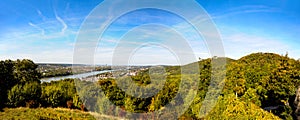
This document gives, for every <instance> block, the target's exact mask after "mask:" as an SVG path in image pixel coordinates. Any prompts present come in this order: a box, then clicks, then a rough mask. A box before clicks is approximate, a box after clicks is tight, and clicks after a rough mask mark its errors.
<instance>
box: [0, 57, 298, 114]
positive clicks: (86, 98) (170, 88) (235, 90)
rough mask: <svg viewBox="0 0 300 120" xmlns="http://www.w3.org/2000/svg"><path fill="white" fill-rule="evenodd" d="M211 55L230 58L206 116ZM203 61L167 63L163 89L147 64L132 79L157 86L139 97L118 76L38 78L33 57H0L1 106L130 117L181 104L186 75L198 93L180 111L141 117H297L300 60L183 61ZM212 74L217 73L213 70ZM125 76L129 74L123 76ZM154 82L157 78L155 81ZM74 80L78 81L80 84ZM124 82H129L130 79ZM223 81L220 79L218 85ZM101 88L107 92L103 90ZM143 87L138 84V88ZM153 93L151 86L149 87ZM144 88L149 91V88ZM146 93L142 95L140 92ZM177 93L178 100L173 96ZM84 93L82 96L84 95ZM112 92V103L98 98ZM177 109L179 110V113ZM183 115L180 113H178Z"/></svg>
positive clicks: (249, 58) (125, 78) (262, 58)
mask: <svg viewBox="0 0 300 120" xmlns="http://www.w3.org/2000/svg"><path fill="white" fill-rule="evenodd" d="M212 60H216V61H218V60H226V61H227V64H226V65H225V66H224V65H222V66H218V67H220V68H221V67H226V71H222V69H220V70H219V71H218V70H216V72H215V74H224V75H225V73H226V78H225V79H224V80H223V81H222V82H221V83H225V85H224V88H223V89H222V92H221V94H220V96H219V98H218V101H217V104H216V106H214V107H213V109H212V111H210V112H209V114H208V115H207V116H200V114H199V112H200V108H201V106H202V101H203V100H204V98H205V96H206V93H207V91H208V86H209V85H210V82H211V76H212V73H211V71H212V66H211V65H212V64H211V63H212ZM196 64H197V65H199V71H200V74H191V73H181V69H180V68H181V67H180V66H166V67H165V71H166V77H165V78H166V82H165V84H164V86H163V87H162V89H159V88H158V86H155V85H152V84H151V79H150V78H159V76H149V74H148V73H149V70H144V71H141V72H139V73H138V74H137V75H136V76H129V77H130V78H132V81H133V82H132V83H134V84H136V85H139V86H147V85H149V86H147V87H148V88H147V89H148V90H151V91H152V92H157V94H155V95H154V96H152V97H147V98H136V97H133V96H130V95H128V94H126V93H125V92H124V91H122V90H121V89H120V88H119V87H118V84H117V81H116V80H115V79H112V78H109V79H104V80H99V81H98V82H96V83H92V82H84V81H79V80H72V79H69V80H62V81H56V82H51V83H42V84H41V83H40V81H39V78H40V74H39V73H38V72H37V71H36V68H37V66H36V65H35V64H34V63H33V62H32V61H30V60H18V61H9V60H7V61H1V66H0V69H1V71H0V72H1V73H0V82H1V84H0V85H1V89H0V90H1V91H0V92H1V96H0V97H1V99H0V100H1V101H0V102H1V108H4V107H20V106H23V107H26V106H27V107H68V108H70V109H82V110H89V111H92V112H97V113H100V114H106V115H109V116H117V117H120V118H124V117H132V116H129V115H126V114H124V113H122V112H121V110H126V111H130V112H138V113H147V112H148V113H149V112H152V111H157V110H164V109H165V106H166V105H167V104H171V105H181V104H184V103H183V102H182V101H184V100H185V98H187V97H190V96H189V95H179V96H176V94H177V92H178V88H179V84H180V82H182V81H183V80H181V78H182V76H185V78H186V79H184V80H185V81H187V82H192V81H193V80H199V85H198V87H197V88H190V89H196V90H197V93H196V97H195V98H194V99H193V101H192V102H191V105H190V106H189V107H188V109H187V110H186V111H185V112H184V113H183V114H182V115H180V114H179V111H172V114H167V115H165V116H160V115H148V116H147V115H146V114H145V116H139V118H145V119H146V118H147V119H158V118H161V117H164V118H169V119H176V118H178V117H179V118H180V119H203V118H204V119H280V118H281V119H296V118H297V116H296V115H297V114H298V113H295V111H296V109H297V107H296V106H297V103H294V101H295V97H296V89H297V88H298V86H299V80H300V62H299V61H297V60H294V59H292V58H289V57H288V55H285V56H282V55H278V54H274V53H254V54H250V55H247V56H244V57H242V58H240V59H238V60H233V59H230V58H217V57H214V58H209V59H202V60H200V61H198V62H195V63H191V64H188V65H185V66H182V67H186V68H189V67H190V66H193V65H196ZM213 75H214V74H213ZM120 79H124V80H125V81H126V80H127V79H128V76H126V77H121V78H120ZM152 82H153V81H152ZM75 84H76V85H77V86H78V85H79V86H80V88H79V89H78V88H77V89H76V86H75ZM124 84H127V83H126V82H125V83H124ZM218 84H220V83H217V84H216V85H218ZM100 90H101V91H103V92H104V94H105V95H104V96H103V95H101V94H99V92H100ZM135 90H139V89H135ZM147 93H151V92H147ZM145 94H146V93H145ZM142 95H143V94H141V95H139V96H142ZM175 96H176V97H177V98H176V99H177V100H178V101H175V102H171V101H172V99H174V98H175ZM80 98H81V99H80ZM105 98H108V99H109V100H110V101H111V102H112V103H113V104H114V105H116V106H118V107H111V106H109V105H108V104H106V103H103V102H99V101H104V99H105ZM177 110H179V109H177ZM177 112H178V113H177ZM177 115H180V116H177Z"/></svg>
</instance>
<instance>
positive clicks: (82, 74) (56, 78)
mask: <svg viewBox="0 0 300 120" xmlns="http://www.w3.org/2000/svg"><path fill="white" fill-rule="evenodd" d="M110 71H112V70H103V71H93V72H87V73H81V74H75V75H67V76H57V77H48V78H42V79H41V82H51V81H59V80H62V79H67V78H79V79H80V78H86V77H91V76H94V75H97V74H100V73H106V72H110Z"/></svg>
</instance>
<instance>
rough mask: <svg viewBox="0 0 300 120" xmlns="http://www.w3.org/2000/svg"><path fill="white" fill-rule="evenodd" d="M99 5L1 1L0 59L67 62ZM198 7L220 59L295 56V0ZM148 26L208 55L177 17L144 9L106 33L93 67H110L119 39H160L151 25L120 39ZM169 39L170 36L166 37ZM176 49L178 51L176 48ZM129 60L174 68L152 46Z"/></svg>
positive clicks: (299, 7) (68, 0)
mask: <svg viewBox="0 0 300 120" xmlns="http://www.w3.org/2000/svg"><path fill="white" fill-rule="evenodd" d="M101 2H102V1H101V0H84V1H83V0H40V1H37V0H26V1H24V0H7V1H3V2H1V3H0V18H1V19H0V26H1V29H0V59H1V60H3V59H23V58H28V59H32V60H33V61H35V62H54V63H72V61H73V49H74V44H75V42H76V36H77V33H78V31H79V29H80V26H81V24H82V22H84V20H85V18H86V17H87V16H88V15H89V13H90V12H91V10H93V9H94V8H95V7H96V6H97V5H98V4H100V3H101ZM198 3H199V4H200V5H201V6H202V7H203V8H204V9H205V10H206V11H207V13H208V14H209V15H210V16H211V18H212V20H213V21H214V23H215V25H216V26H217V28H218V30H219V32H220V35H221V36H222V39H223V45H224V48H225V54H226V56H228V57H231V58H235V59H238V58H240V57H242V56H244V55H247V54H250V53H253V52H274V53H278V54H285V53H286V52H288V53H289V56H290V57H292V58H295V59H298V58H300V49H299V48H298V46H299V45H300V39H299V38H300V34H299V33H300V29H299V28H300V14H299V12H298V11H300V1H299V0H277V1H271V0H251V1H243V0H235V1H229V0H228V1H227V0H222V1H209V0H201V1H200V0H199V1H198ZM120 7H122V6H120ZM149 23H157V24H164V25H167V26H171V27H174V28H175V29H176V28H178V29H177V30H178V31H179V32H183V33H184V34H185V35H187V36H191V38H190V39H189V40H190V41H188V42H189V43H190V46H191V47H192V49H193V51H194V54H195V55H196V57H201V58H207V57H211V56H210V54H209V52H208V50H207V48H206V46H205V43H204V42H203V39H202V38H201V37H199V36H197V35H195V33H193V32H192V31H191V30H190V28H189V27H186V26H187V25H186V23H185V21H184V20H183V19H181V18H179V17H178V16H176V15H174V14H171V13H168V12H166V11H162V10H156V9H144V10H137V11H133V12H131V13H127V14H125V15H123V16H122V17H120V18H119V19H118V20H116V21H115V22H114V23H113V24H112V25H111V26H110V27H109V28H108V29H107V31H106V32H105V33H104V34H103V41H101V42H100V44H99V47H98V49H97V51H96V54H95V61H96V63H97V64H110V63H111V59H112V57H113V56H112V55H113V50H114V49H115V47H116V46H117V44H118V41H119V39H120V38H121V37H123V39H124V41H126V42H124V44H125V43H129V44H130V43H134V42H138V41H143V40H142V39H132V37H137V36H138V35H146V34H147V35H149V36H151V35H152V36H156V37H157V38H164V37H165V36H164V35H165V34H157V31H159V30H156V28H151V27H148V28H147V27H144V28H143V29H140V31H135V32H136V33H137V36H134V35H133V36H127V37H126V36H125V37H124V34H125V33H127V32H128V31H130V30H132V28H135V27H137V26H140V25H143V24H149ZM158 28H159V27H158ZM179 28H182V29H181V30H180V29H179ZM151 30H152V31H151ZM160 33H162V32H161V31H160ZM166 34H167V33H166ZM87 37H88V36H87ZM126 38H127V39H126ZM129 38H130V39H129ZM138 38H139V37H138ZM169 39H176V38H173V37H172V36H170V37H169ZM144 40H145V41H148V42H153V41H156V40H158V39H155V38H154V37H148V38H147V39H144ZM121 41H122V40H121ZM178 46H179V47H180V44H178ZM130 61H134V63H136V64H176V57H174V56H173V54H172V53H171V52H170V51H168V50H167V49H164V48H163V47H161V46H155V45H154V46H146V47H144V48H142V49H140V50H138V51H137V52H136V54H134V55H133V56H132V60H130ZM166 61H167V62H166Z"/></svg>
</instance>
